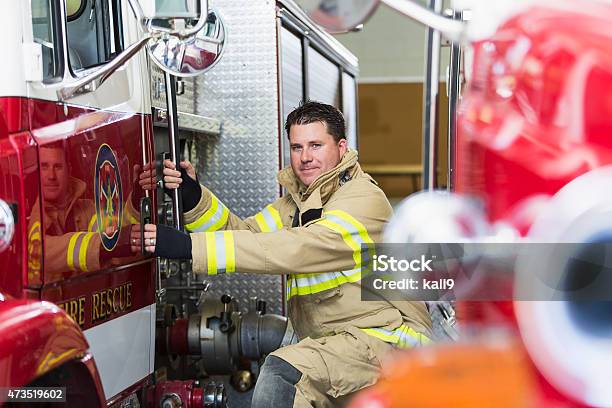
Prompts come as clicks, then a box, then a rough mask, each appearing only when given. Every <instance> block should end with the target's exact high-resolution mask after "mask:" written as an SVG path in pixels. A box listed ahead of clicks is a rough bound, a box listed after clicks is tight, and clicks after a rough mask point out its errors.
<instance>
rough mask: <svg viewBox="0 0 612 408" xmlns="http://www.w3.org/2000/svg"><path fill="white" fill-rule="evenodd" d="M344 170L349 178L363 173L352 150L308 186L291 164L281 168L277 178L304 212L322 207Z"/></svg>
mask: <svg viewBox="0 0 612 408" xmlns="http://www.w3.org/2000/svg"><path fill="white" fill-rule="evenodd" d="M345 172H348V175H349V176H350V178H351V179H352V178H355V177H356V176H357V175H359V174H361V173H363V171H362V170H361V168H360V167H359V163H357V152H356V151H354V150H349V151H347V152H346V153H345V154H344V156H342V160H340V163H338V165H337V166H336V167H334V168H333V169H331V170H329V171H327V172H325V173H323V174H321V175H320V176H319V177H317V178H316V179H315V180H314V181H313V182H312V183H311V184H310V186H308V187H306V186H305V185H304V184H303V183H302V182H301V181H300V180H299V179H298V178H297V176H296V175H295V173H294V172H293V170H292V169H291V166H289V167H285V168H284V169H283V170H281V171H280V172H279V173H278V177H277V179H278V182H279V183H280V184H281V186H283V187H285V188H286V189H287V191H288V192H289V194H291V197H292V198H293V201H295V203H296V204H297V206H298V207H299V208H300V212H305V211H307V210H309V209H311V208H322V207H323V205H324V204H325V203H326V202H327V200H329V198H330V197H331V196H332V194H333V193H334V192H335V191H336V190H337V189H338V188H339V187H340V178H341V176H342V175H343V174H344V173H345Z"/></svg>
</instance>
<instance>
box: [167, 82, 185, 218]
mask: <svg viewBox="0 0 612 408" xmlns="http://www.w3.org/2000/svg"><path fill="white" fill-rule="evenodd" d="M165 74H166V102H167V104H168V145H169V146H170V159H171V160H172V162H173V163H175V164H176V168H177V170H178V169H179V166H180V159H181V152H180V143H179V140H178V112H177V107H176V77H175V76H174V75H171V74H169V73H168V72H166V73H165ZM172 203H173V204H174V205H173V210H174V211H173V213H174V225H175V226H176V228H177V229H179V230H182V229H183V203H182V200H181V194H180V191H179V189H178V188H177V189H174V190H172Z"/></svg>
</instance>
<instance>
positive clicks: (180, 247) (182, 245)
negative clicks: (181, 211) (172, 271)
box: [154, 225, 191, 259]
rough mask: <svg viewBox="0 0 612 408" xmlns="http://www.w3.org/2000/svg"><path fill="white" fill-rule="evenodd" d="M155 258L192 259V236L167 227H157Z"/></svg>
mask: <svg viewBox="0 0 612 408" xmlns="http://www.w3.org/2000/svg"><path fill="white" fill-rule="evenodd" d="M154 255H155V256H161V257H162V258H170V259H191V236H190V235H189V234H187V233H185V232H183V231H179V230H177V229H174V228H172V227H168V226H167V225H157V235H156V236H155V253H154Z"/></svg>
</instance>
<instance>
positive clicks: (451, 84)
mask: <svg viewBox="0 0 612 408" xmlns="http://www.w3.org/2000/svg"><path fill="white" fill-rule="evenodd" d="M453 19H454V20H459V21H462V20H463V12H462V11H457V10H454V11H453ZM461 54H462V50H461V45H460V44H459V43H454V42H453V43H451V51H450V65H449V75H448V83H447V87H448V91H447V92H448V141H447V143H448V144H447V146H448V162H447V189H448V190H449V191H451V190H452V189H453V187H454V184H455V183H454V180H455V145H456V139H457V104H458V103H459V98H460V92H461V89H460V87H461Z"/></svg>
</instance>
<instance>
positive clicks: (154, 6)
mask: <svg viewBox="0 0 612 408" xmlns="http://www.w3.org/2000/svg"><path fill="white" fill-rule="evenodd" d="M128 1H129V4H130V6H131V8H132V11H133V12H134V15H135V16H136V19H137V20H138V21H139V23H140V26H141V29H142V31H143V32H144V33H145V35H144V37H143V38H141V39H140V40H138V41H136V42H135V43H134V44H131V45H130V46H129V47H127V48H126V49H125V50H123V51H122V52H121V53H120V54H119V55H117V56H116V57H115V58H114V59H113V60H112V61H110V62H109V63H107V64H105V65H103V66H102V67H101V68H99V69H97V70H96V71H94V72H92V73H90V74H88V75H86V76H84V77H81V78H79V79H78V80H77V81H75V82H73V83H71V84H70V85H68V86H65V87H62V88H61V89H58V90H57V96H58V98H59V99H60V100H62V101H66V100H69V99H71V98H73V97H75V96H78V95H82V94H85V93H88V92H92V91H95V90H96V89H97V88H98V87H99V86H101V85H102V84H103V83H104V82H105V81H106V80H107V79H108V78H109V77H110V76H111V75H112V74H113V73H114V72H115V71H116V70H117V69H118V68H119V67H121V66H122V65H123V64H125V63H126V62H127V61H128V60H129V59H131V58H132V57H133V56H134V55H136V53H138V52H139V51H140V50H141V49H142V48H143V47H145V46H146V47H147V49H148V50H149V55H150V56H151V57H152V59H153V61H154V62H155V63H156V64H157V65H158V66H159V67H160V68H161V69H163V70H164V71H166V72H169V73H170V74H172V75H175V76H180V77H190V76H196V75H198V74H201V73H203V72H206V71H207V70H209V69H211V68H212V67H213V66H214V65H215V64H216V63H217V62H218V61H219V59H220V58H221V55H222V53H223V46H224V44H225V25H224V24H223V21H222V20H221V18H220V16H219V15H218V14H217V13H215V12H210V13H208V1H207V0H199V13H196V10H197V7H196V2H197V1H198V0H183V1H181V2H177V1H176V0H128ZM176 3H179V4H176ZM143 6H144V10H143ZM145 10H146V11H145ZM194 13H195V14H194ZM204 15H206V18H204V17H203V16H204ZM192 16H195V18H197V20H194V18H192ZM194 21H195V24H194V23H193V22H194Z"/></svg>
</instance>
